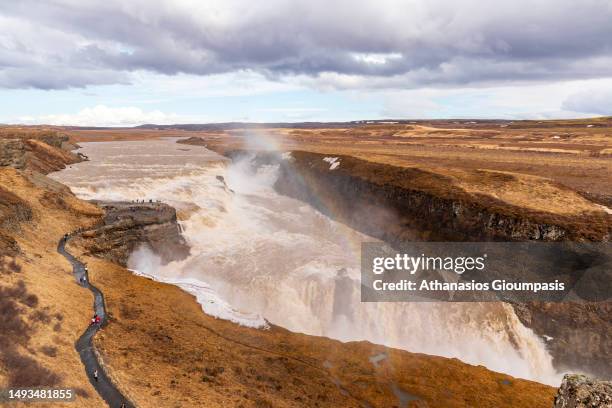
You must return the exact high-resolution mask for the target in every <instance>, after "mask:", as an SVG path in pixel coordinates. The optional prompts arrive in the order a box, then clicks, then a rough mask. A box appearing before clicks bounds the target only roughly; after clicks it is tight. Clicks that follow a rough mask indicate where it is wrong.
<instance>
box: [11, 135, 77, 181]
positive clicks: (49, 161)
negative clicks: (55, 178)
mask: <svg viewBox="0 0 612 408" xmlns="http://www.w3.org/2000/svg"><path fill="white" fill-rule="evenodd" d="M74 147H75V146H74V145H72V144H71V143H70V142H69V139H68V136H66V135H63V134H60V133H58V132H8V131H6V130H4V131H0V167H13V168H16V169H20V170H25V169H27V170H34V171H37V172H40V173H43V174H48V173H50V172H53V171H58V170H61V169H63V168H64V167H65V166H66V165H68V164H72V163H78V162H80V161H82V160H83V159H85V157H84V156H82V155H80V154H78V153H73V152H71V151H70V150H71V149H73V148H74Z"/></svg>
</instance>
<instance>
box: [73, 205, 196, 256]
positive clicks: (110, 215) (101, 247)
mask: <svg viewBox="0 0 612 408" xmlns="http://www.w3.org/2000/svg"><path fill="white" fill-rule="evenodd" d="M96 204H98V206H100V207H101V208H102V209H103V210H104V211H105V216H104V219H103V220H102V221H101V222H100V223H99V224H98V225H97V226H96V227H95V228H93V229H90V230H87V231H85V232H83V233H82V234H81V245H82V246H83V248H84V249H85V251H86V253H87V254H88V255H93V256H96V257H99V258H103V259H107V260H110V261H112V262H115V263H117V264H119V265H122V266H126V265H127V260H128V258H129V256H130V254H131V253H132V252H133V251H134V250H135V249H136V248H138V246H140V245H148V246H149V247H150V249H151V250H152V251H153V252H155V253H156V254H157V255H159V256H160V257H161V259H162V261H163V262H164V263H168V262H170V261H175V260H181V259H184V258H186V257H187V256H188V255H189V247H188V246H187V244H186V242H185V239H184V238H183V237H182V235H181V231H180V227H179V225H178V223H177V218H176V210H175V209H174V208H173V207H171V206H169V205H167V204H164V203H158V202H152V203H130V202H96Z"/></svg>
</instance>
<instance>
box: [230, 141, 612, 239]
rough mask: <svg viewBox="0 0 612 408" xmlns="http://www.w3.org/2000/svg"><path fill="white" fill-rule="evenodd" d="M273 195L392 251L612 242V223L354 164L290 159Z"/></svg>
mask: <svg viewBox="0 0 612 408" xmlns="http://www.w3.org/2000/svg"><path fill="white" fill-rule="evenodd" d="M234 154H235V153H234ZM263 160H270V158H265V157H264V158H263ZM331 161H333V163H332V162H331ZM275 187H276V189H277V190H278V191H279V192H281V193H283V194H286V195H288V196H291V197H294V198H298V199H300V200H303V201H306V202H308V203H310V204H311V205H313V206H315V207H316V208H317V209H319V210H320V211H322V212H324V213H326V214H329V215H332V216H334V217H335V218H337V219H339V220H341V221H342V222H345V223H347V224H349V225H351V226H352V227H353V228H356V229H358V230H361V231H363V232H365V233H367V234H369V235H372V236H374V237H376V238H380V239H383V240H385V241H386V242H391V243H394V242H402V241H407V240H411V239H412V240H414V239H418V240H448V241H482V240H503V241H524V240H543V241H560V240H577V241H583V240H586V241H591V240H592V241H608V240H610V236H611V232H612V222H611V220H610V217H608V215H607V214H605V213H603V212H602V213H593V214H585V215H581V216H573V217H569V216H563V215H556V214H549V213H543V212H537V211H533V210H529V209H526V208H518V207H515V206H512V205H510V204H507V203H504V202H502V201H499V200H496V199H495V198H493V197H491V196H485V195H480V194H474V193H472V194H470V193H467V192H465V191H463V190H462V189H460V188H459V187H457V186H455V185H454V184H453V183H452V182H451V181H450V180H448V179H447V178H446V177H445V176H443V175H439V174H436V173H431V172H427V171H424V170H420V169H416V168H400V167H395V166H390V165H386V164H381V163H373V162H368V161H365V160H360V159H356V158H354V157H350V156H337V157H326V156H325V155H322V154H316V153H310V152H292V153H291V158H290V159H289V160H281V161H280V175H279V178H278V181H277V183H276V185H275Z"/></svg>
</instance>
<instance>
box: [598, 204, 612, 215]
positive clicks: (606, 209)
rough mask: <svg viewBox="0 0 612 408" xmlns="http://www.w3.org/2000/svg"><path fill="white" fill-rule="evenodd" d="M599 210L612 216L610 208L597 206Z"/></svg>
mask: <svg viewBox="0 0 612 408" xmlns="http://www.w3.org/2000/svg"><path fill="white" fill-rule="evenodd" d="M598 206H599V208H601V209H602V210H604V211H605V212H606V213H607V214H612V208H609V207H606V206H605V205H599V204H598Z"/></svg>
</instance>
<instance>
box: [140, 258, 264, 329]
mask: <svg viewBox="0 0 612 408" xmlns="http://www.w3.org/2000/svg"><path fill="white" fill-rule="evenodd" d="M129 270H130V271H131V272H132V273H133V274H134V275H138V276H143V277H145V278H149V279H151V280H154V281H157V282H163V283H169V284H172V285H175V286H178V287H179V288H181V289H183V290H184V291H185V292H187V293H190V294H192V295H193V296H195V297H196V300H197V301H198V303H199V304H200V305H202V310H203V311H204V313H206V314H207V315H210V316H213V317H216V318H218V319H223V320H229V321H231V322H234V323H236V324H239V325H240V326H245V327H252V328H255V329H264V330H266V329H269V328H270V325H269V324H268V322H267V321H266V319H264V318H263V317H262V316H261V315H259V314H255V313H243V312H240V311H238V310H236V309H234V308H232V306H231V305H230V304H229V303H227V302H226V301H224V300H223V299H221V297H219V295H218V294H217V293H216V292H215V291H214V290H213V289H212V288H211V287H210V286H208V285H207V284H206V283H204V282H202V281H199V280H197V279H192V278H184V279H180V278H162V277H158V276H153V275H150V274H148V273H145V272H140V271H137V270H135V269H129Z"/></svg>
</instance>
